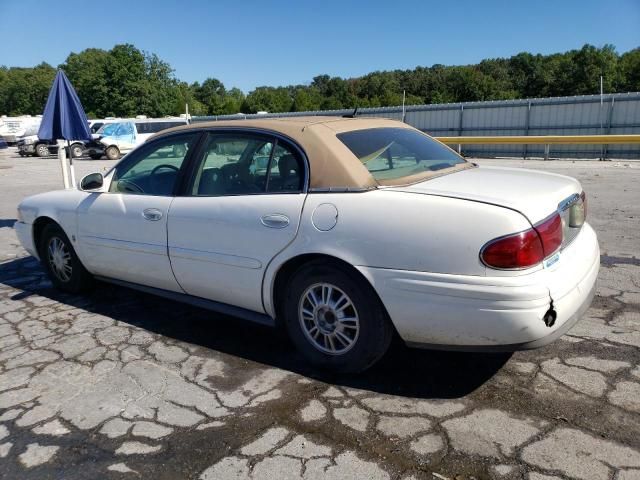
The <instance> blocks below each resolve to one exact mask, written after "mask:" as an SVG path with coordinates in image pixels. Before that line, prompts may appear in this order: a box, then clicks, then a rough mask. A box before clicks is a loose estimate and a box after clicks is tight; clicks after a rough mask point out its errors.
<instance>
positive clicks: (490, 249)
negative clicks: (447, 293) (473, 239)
mask: <svg viewBox="0 0 640 480" xmlns="http://www.w3.org/2000/svg"><path fill="white" fill-rule="evenodd" d="M562 238H563V235H562V220H561V218H560V214H558V213H556V214H554V215H553V216H552V217H550V218H548V219H547V220H545V221H543V222H542V223H539V224H538V225H536V226H535V227H533V228H530V229H529V230H525V231H524V232H520V233H515V234H513V235H507V236H506V237H500V238H496V239H495V240H492V241H490V242H489V243H487V244H486V245H485V246H484V247H483V248H482V250H481V251H480V258H481V259H482V261H483V262H484V264H485V265H487V266H488V267H491V268H499V269H521V268H529V267H533V266H534V265H537V264H538V263H540V262H542V260H544V259H545V258H546V257H548V256H549V255H551V254H553V253H554V252H556V251H557V250H558V249H559V248H560V246H561V245H562Z"/></svg>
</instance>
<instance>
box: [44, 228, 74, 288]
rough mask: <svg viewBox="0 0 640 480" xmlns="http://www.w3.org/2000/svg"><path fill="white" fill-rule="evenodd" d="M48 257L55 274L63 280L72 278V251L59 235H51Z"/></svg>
mask: <svg viewBox="0 0 640 480" xmlns="http://www.w3.org/2000/svg"><path fill="white" fill-rule="evenodd" d="M47 257H48V260H49V266H50V267H51V271H52V272H53V274H54V275H55V276H56V277H57V278H58V280H60V281H61V282H68V281H69V280H71V275H72V273H73V268H72V267H71V253H70V252H69V249H68V248H67V246H66V244H65V243H64V241H63V240H61V239H60V238H59V237H51V239H50V240H49V245H48V246H47Z"/></svg>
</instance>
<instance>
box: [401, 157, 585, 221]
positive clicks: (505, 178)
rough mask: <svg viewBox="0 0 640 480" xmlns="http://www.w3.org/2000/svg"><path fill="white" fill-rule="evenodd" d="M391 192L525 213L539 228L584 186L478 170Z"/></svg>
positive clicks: (539, 175) (519, 172) (519, 171)
mask: <svg viewBox="0 0 640 480" xmlns="http://www.w3.org/2000/svg"><path fill="white" fill-rule="evenodd" d="M389 189H390V190H395V191H403V192H410V193H418V194H423V195H439V196H445V197H454V198H462V199H465V200H471V201H476V202H483V203H490V204H493V205H499V206H503V207H507V208H511V209H513V210H517V211H518V212H520V213H522V214H523V215H524V216H525V217H527V219H528V220H529V221H530V222H531V223H532V224H536V223H538V222H540V221H541V220H543V219H545V218H547V217H548V216H549V215H551V214H552V213H554V212H555V211H556V210H558V206H559V204H560V203H561V202H563V201H564V200H566V199H567V198H569V197H571V196H572V195H575V194H580V192H581V191H582V188H581V186H580V183H579V182H578V181H577V180H575V179H573V178H571V177H566V176H564V175H558V174H555V173H548V172H540V171H537V170H527V169H523V168H506V167H484V166H483V167H478V168H471V169H468V170H463V171H460V172H456V173H452V174H451V175H443V176H442V177H437V178H433V179H429V180H426V181H424V182H420V183H416V184H413V185H405V186H398V187H390V188H389Z"/></svg>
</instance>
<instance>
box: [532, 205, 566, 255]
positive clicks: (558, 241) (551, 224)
mask: <svg viewBox="0 0 640 480" xmlns="http://www.w3.org/2000/svg"><path fill="white" fill-rule="evenodd" d="M534 228H535V229H536V231H537V232H538V234H539V235H540V240H542V248H543V249H544V256H545V257H548V256H549V255H551V254H552V253H554V252H555V251H556V250H558V249H559V248H560V246H561V245H562V219H561V218H560V214H559V213H556V214H555V215H554V216H553V217H551V218H549V219H547V220H545V221H544V222H542V223H539V224H538V225H536V226H535V227H534Z"/></svg>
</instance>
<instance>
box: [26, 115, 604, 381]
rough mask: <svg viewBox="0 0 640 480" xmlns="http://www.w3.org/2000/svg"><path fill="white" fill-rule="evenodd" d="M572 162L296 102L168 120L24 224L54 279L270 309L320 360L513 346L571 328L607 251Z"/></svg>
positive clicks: (230, 307)
mask: <svg viewBox="0 0 640 480" xmlns="http://www.w3.org/2000/svg"><path fill="white" fill-rule="evenodd" d="M585 215H586V203H585V194H584V192H583V191H582V188H581V186H580V184H579V183H578V182H577V181H576V180H574V179H572V178H569V177H564V176H560V175H554V174H550V173H541V172H534V171H529V170H522V169H508V168H491V167H479V166H477V165H475V164H473V163H469V162H466V161H465V160H464V159H463V158H461V157H460V156H459V155H457V154H456V153H455V152H454V151H453V150H451V149H449V148H448V147H446V146H444V145H442V144H441V143H439V142H437V141H435V140H433V139H432V138H431V137H429V136H428V135H425V134H424V133H422V132H420V131H418V130H416V129H414V128H412V127H409V126H408V125H406V124H403V123H400V122H395V121H391V120H385V119H373V118H333V117H306V118H305V117H290V118H281V119H259V120H241V121H224V122H213V123H199V124H195V125H191V126H187V127H179V128H175V129H171V130H167V131H164V132H162V133H160V134H158V135H156V136H155V137H153V138H151V139H150V140H149V141H147V142H146V143H145V144H144V145H142V146H141V147H139V148H137V149H136V150H134V151H132V152H131V153H130V154H128V155H127V156H126V157H124V158H123V159H122V160H121V161H120V162H119V163H118V164H117V165H116V166H115V167H114V168H113V169H112V170H110V171H109V172H108V173H106V174H105V175H104V176H103V175H102V174H100V173H95V174H91V175H88V176H86V177H85V178H84V179H82V181H81V182H80V184H79V188H78V189H72V190H63V191H54V192H49V193H45V194H41V195H35V196H32V197H29V198H26V199H25V200H24V201H23V202H22V203H21V204H20V205H19V207H18V222H17V223H16V226H15V228H16V232H17V234H18V237H19V238H20V241H21V242H22V244H23V245H24V247H25V248H26V249H27V251H28V252H29V253H30V254H32V255H34V256H36V257H38V258H40V260H41V261H42V264H43V265H44V267H45V268H46V270H47V272H48V274H49V276H50V277H51V281H52V282H53V284H54V285H55V286H56V287H58V288H61V289H64V290H67V291H71V292H79V291H81V290H83V289H85V288H87V287H89V286H90V285H91V283H92V280H93V279H99V280H103V281H108V282H113V283H116V284H120V285H125V286H128V287H131V288H136V289H139V290H142V291H145V292H150V293H154V294H158V295H162V296H165V297H169V298H171V299H175V300H179V301H184V302H189V303H192V304H195V305H198V306H200V307H204V308H209V309H211V310H214V311H218V312H224V313H227V314H232V315H234V316H237V317H243V318H245V319H249V320H252V321H256V322H259V323H262V324H267V325H273V326H276V325H283V326H284V327H285V328H286V329H287V331H288V333H289V335H290V336H291V338H292V340H293V342H294V343H295V344H296V346H297V347H298V348H299V349H300V351H301V352H302V353H303V354H304V355H305V357H306V358H308V360H309V361H310V362H312V363H314V364H316V365H319V366H322V367H326V368H331V369H335V370H340V371H350V372H355V371H361V370H363V369H366V368H367V367H369V366H370V365H372V364H373V363H374V362H375V361H376V360H378V359H379V358H380V357H381V356H382V355H383V354H384V353H385V351H386V350H387V348H388V346H389V343H390V341H391V338H392V336H393V335H394V334H395V333H396V332H397V334H398V335H399V336H400V338H402V339H403V340H404V341H405V342H406V343H407V344H410V345H420V346H426V347H429V348H439V349H451V350H474V351H478V350H487V351H495V350H502V351H512V350H518V349H526V348H535V347H539V346H542V345H545V344H547V343H549V342H551V341H553V340H554V339H556V338H558V337H559V336H560V335H562V334H563V333H564V332H566V331H567V330H568V329H569V328H571V326H572V325H573V324H574V323H575V322H576V321H577V320H578V319H579V317H580V316H581V315H582V313H583V312H584V311H585V310H586V309H587V308H588V306H589V304H590V302H591V299H592V298H593V295H594V289H595V281H596V276H597V274H598V268H599V249H598V242H597V238H596V235H595V233H594V231H593V229H592V228H591V227H590V226H589V224H587V223H586V222H585Z"/></svg>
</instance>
